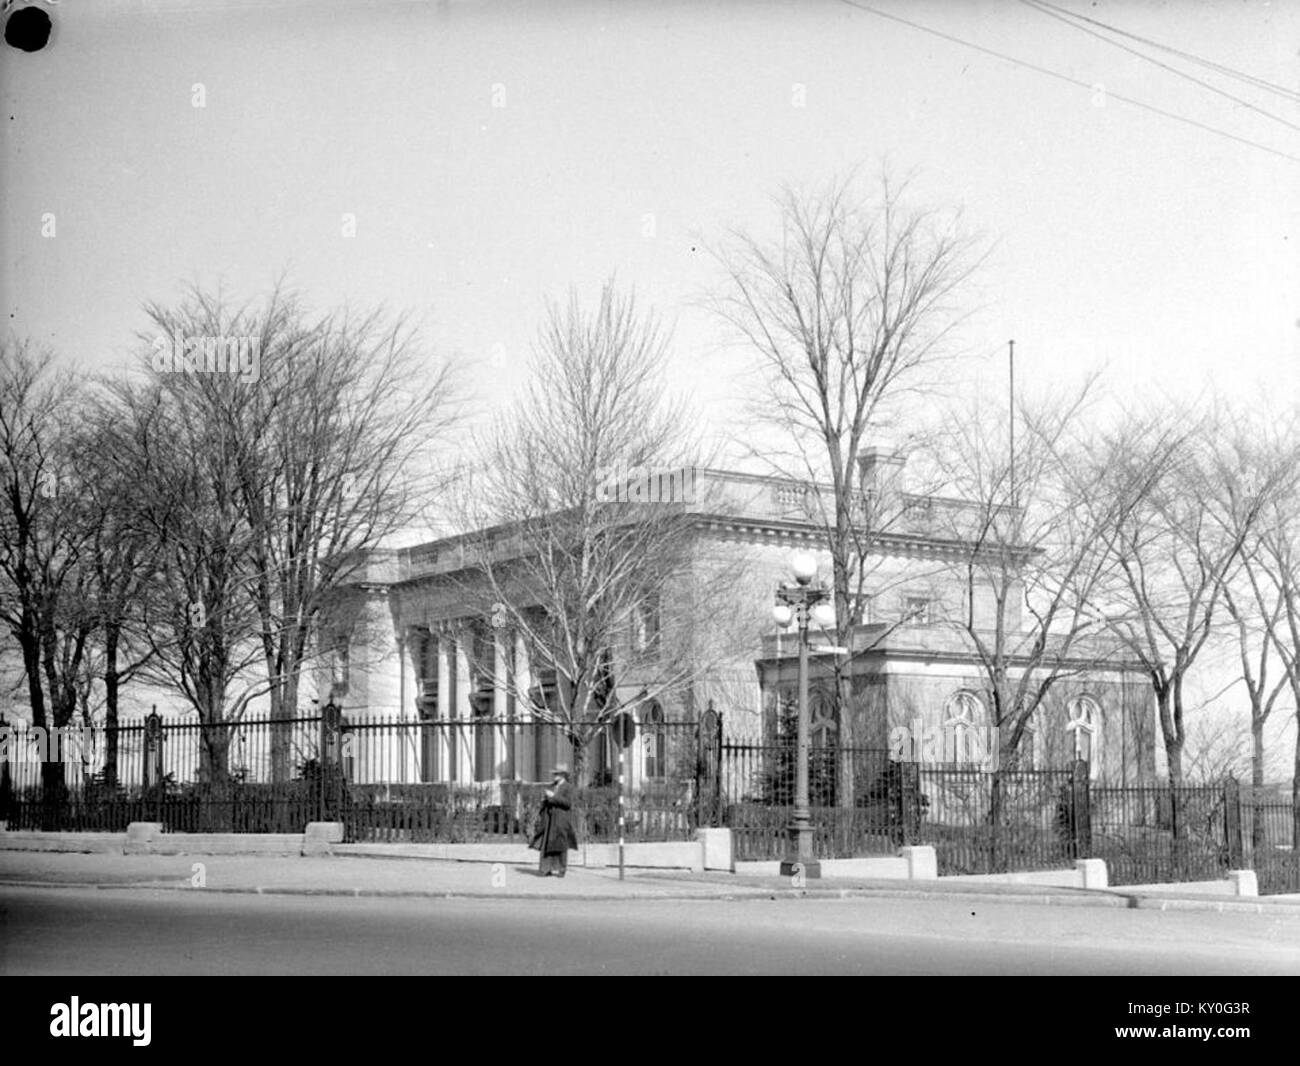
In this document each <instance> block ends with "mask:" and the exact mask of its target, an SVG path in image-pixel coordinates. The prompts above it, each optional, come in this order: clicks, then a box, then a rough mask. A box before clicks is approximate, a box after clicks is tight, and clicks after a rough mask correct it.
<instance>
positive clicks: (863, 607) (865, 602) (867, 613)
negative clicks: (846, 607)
mask: <svg viewBox="0 0 1300 1066" xmlns="http://www.w3.org/2000/svg"><path fill="white" fill-rule="evenodd" d="M873 600H874V597H873V596H872V595H871V593H870V592H860V593H858V594H857V595H856V596H854V597H853V613H854V616H855V617H857V618H859V619H860V621H861V624H862V625H869V624H870V623H871V621H872V617H871V613H872V606H873Z"/></svg>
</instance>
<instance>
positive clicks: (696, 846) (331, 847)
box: [321, 829, 734, 873]
mask: <svg viewBox="0 0 1300 1066" xmlns="http://www.w3.org/2000/svg"><path fill="white" fill-rule="evenodd" d="M321 853H326V854H331V855H354V856H370V857H379V858H410V859H441V860H443V861H447V862H491V863H496V862H500V863H505V864H507V865H511V866H535V865H536V864H537V852H535V851H531V850H530V849H529V848H528V846H527V845H525V844H405V843H394V844H338V843H332V842H331V843H330V844H328V845H326V846H324V847H323V848H322V849H321ZM732 855H733V852H732V848H731V830H730V829H701V830H697V832H696V839H695V840H677V841H665V842H661V843H643V842H637V843H632V844H625V845H624V850H623V865H624V866H625V867H627V868H629V869H642V870H693V871H695V872H696V873H700V872H702V871H704V870H722V871H725V872H727V873H730V872H732V870H733V867H734V863H733V861H732ZM569 865H570V866H578V867H582V866H585V867H588V868H590V869H606V868H610V867H616V866H618V845H617V844H584V845H583V846H582V847H580V848H579V849H578V850H577V851H576V852H572V851H571V852H569Z"/></svg>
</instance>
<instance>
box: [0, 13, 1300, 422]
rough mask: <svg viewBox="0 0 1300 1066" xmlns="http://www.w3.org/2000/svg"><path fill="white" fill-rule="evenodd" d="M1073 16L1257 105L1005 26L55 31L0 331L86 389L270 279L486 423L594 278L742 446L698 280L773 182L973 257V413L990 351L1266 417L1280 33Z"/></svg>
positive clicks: (253, 23)
mask: <svg viewBox="0 0 1300 1066" xmlns="http://www.w3.org/2000/svg"><path fill="white" fill-rule="evenodd" d="M1067 6H1069V5H1067ZM1071 9H1073V10H1075V11H1078V12H1080V13H1082V14H1085V15H1087V16H1088V17H1090V18H1093V19H1097V20H1099V21H1101V22H1104V23H1107V24H1109V25H1111V26H1114V27H1117V28H1119V29H1122V30H1125V31H1127V32H1129V33H1132V34H1135V35H1138V36H1140V37H1143V38H1146V39H1148V40H1149V41H1151V42H1154V43H1156V44H1159V45H1163V46H1167V47H1168V48H1173V49H1178V50H1181V52H1183V53H1186V54H1188V55H1193V56H1196V57H1199V58H1202V59H1205V60H1210V61H1213V62H1215V63H1218V64H1221V65H1223V66H1225V67H1228V68H1232V69H1234V70H1236V71H1240V72H1243V73H1246V74H1249V75H1252V76H1253V77H1255V78H1257V79H1262V80H1263V81H1265V82H1268V83H1271V85H1272V86H1275V87H1276V88H1270V89H1267V90H1265V89H1261V88H1259V87H1258V86H1257V85H1248V84H1245V83H1243V82H1242V81H1240V80H1236V79H1229V78H1227V77H1224V76H1221V75H1220V74H1219V73H1215V72H1211V71H1210V70H1209V69H1207V68H1206V67H1204V66H1200V65H1194V64H1192V63H1191V62H1190V61H1188V60H1186V59H1184V58H1183V57H1181V56H1178V55H1176V54H1175V53H1174V52H1171V51H1164V50H1157V49H1156V48H1154V46H1152V45H1147V44H1141V45H1139V44H1138V42H1136V41H1135V40H1134V39H1132V38H1121V39H1120V40H1122V41H1125V42H1126V43H1127V44H1129V45H1130V46H1134V47H1140V49H1141V50H1143V52H1144V54H1146V55H1148V56H1150V57H1152V58H1155V59H1159V60H1160V61H1161V62H1165V63H1168V64H1169V65H1176V66H1177V67H1178V69H1180V70H1182V71H1184V72H1185V73H1188V74H1192V75H1193V76H1196V77H1199V78H1201V79H1202V80H1205V81H1208V82H1211V83H1212V84H1213V85H1214V86H1215V87H1217V88H1219V89H1221V90H1223V91H1225V92H1229V93H1231V94H1232V95H1234V96H1237V97H1238V98H1239V100H1240V102H1234V101H1231V100H1228V99H1225V98H1224V97H1223V96H1220V95H1217V94H1215V93H1212V92H1210V91H1209V90H1207V89H1206V88H1204V87H1202V86H1200V85H1197V84H1194V83H1192V82H1190V81H1188V80H1186V79H1184V78H1180V77H1178V76H1176V75H1174V74H1173V73H1171V72H1169V71H1166V70H1164V69H1161V68H1160V67H1157V66H1155V65H1154V64H1153V63H1151V62H1147V61H1144V60H1142V59H1139V58H1138V57H1136V56H1133V55H1131V54H1128V53H1126V52H1125V51H1122V50H1121V49H1119V48H1117V47H1114V46H1113V45H1112V44H1108V43H1106V42H1105V41H1102V40H1098V39H1097V38H1095V37H1092V36H1089V35H1088V34H1086V33H1084V32H1082V31H1081V30H1080V29H1079V28H1077V26H1071V25H1066V24H1064V23H1062V22H1061V21H1059V20H1057V19H1053V18H1051V17H1049V16H1048V15H1046V14H1044V13H1043V12H1042V11H1041V10H1037V9H1035V8H1034V7H1031V6H1030V5H1028V4H1025V3H1019V2H1015V0H985V2H969V3H956V2H944V3H939V2H926V0H921V2H915V3H908V4H903V3H900V2H898V0H880V2H879V3H876V4H857V3H849V2H844V0H824V2H823V0H799V2H797V3H795V2H757V0H755V2H743V3H742V2H721V0H714V2H692V3H672V2H663V3H648V2H636V0H623V2H618V3H599V2H589V3H577V2H560V3H554V4H545V5H542V4H529V3H511V2H497V3H492V2H450V0H449V2H427V3H425V2H380V0H377V2H357V0H353V2H348V3H344V2H338V0H310V2H308V0H302V2H281V3H276V2H270V3H251V2H233V0H135V2H130V3H128V2H124V0H64V2H62V3H60V4H58V5H51V6H49V7H47V10H48V11H50V12H51V13H52V15H53V17H54V20H55V36H54V38H53V40H52V42H51V44H50V46H49V47H47V48H46V49H45V50H44V51H42V52H39V53H35V54H31V55H29V54H25V53H20V52H17V51H14V50H12V49H6V50H5V53H4V56H3V66H2V67H0V91H2V92H3V95H4V103H5V111H6V120H5V122H4V139H3V146H2V148H0V188H3V190H4V191H3V206H2V207H0V245H2V246H3V249H4V254H3V268H2V269H3V273H2V274H0V293H2V295H3V300H4V304H5V311H6V315H7V318H8V325H9V328H10V329H11V330H12V331H14V332H15V333H16V334H17V335H19V336H26V337H31V338H34V339H36V340H38V341H40V342H43V343H47V344H49V345H50V346H51V347H52V348H54V349H55V351H56V352H57V353H59V355H60V356H61V357H63V358H65V359H67V360H69V361H72V362H74V363H76V364H77V365H79V366H83V367H86V368H94V369H106V368H112V367H116V366H121V365H124V364H125V363H126V362H127V361H128V360H129V353H130V350H131V347H132V345H133V343H134V338H135V335H136V333H137V331H140V330H142V329H144V328H145V321H144V316H143V314H142V311H141V305H142V304H143V303H144V302H145V301H146V300H157V301H161V302H164V303H166V302H168V301H174V300H175V299H177V298H178V297H179V296H180V294H181V292H182V289H183V287H184V285H185V284H186V283H187V282H189V281H191V280H194V281H198V282H200V283H202V284H204V285H205V286H208V287H215V286H217V285H222V286H224V287H225V288H226V289H227V290H228V291H230V292H231V293H233V294H236V295H238V296H247V297H256V296H258V295H260V294H261V293H264V292H265V291H266V290H267V288H268V287H269V286H270V285H271V283H272V282H273V281H274V279H275V278H276V277H277V276H278V275H280V274H281V273H284V274H286V275H287V277H288V280H289V283H290V284H291V285H292V286H293V287H295V288H297V289H299V290H300V291H301V292H303V293H304V294H305V295H306V296H307V297H308V299H309V301H310V302H311V303H312V304H313V305H316V306H319V307H322V308H325V307H334V306H338V305H341V304H344V303H346V304H348V305H350V306H353V307H371V306H375V305H379V304H382V305H385V306H387V307H389V308H391V309H392V310H394V311H395V312H403V313H407V314H409V315H411V316H412V319H413V321H415V322H416V323H417V324H418V325H419V326H420V327H421V330H422V334H423V336H424V338H425V339H426V341H427V344H428V347H429V351H430V352H431V353H432V357H433V358H452V359H455V360H456V361H457V362H458V363H459V364H460V365H461V367H462V368H463V370H465V371H466V378H467V381H468V382H469V387H470V389H471V391H472V396H473V401H474V404H475V407H474V410H475V411H476V412H478V413H479V414H482V413H485V412H487V411H490V410H492V409H493V408H494V406H497V405H499V404H500V403H502V402H503V401H504V399H505V398H506V397H507V396H508V395H509V392H510V390H511V388H512V387H513V384H514V383H515V382H516V381H517V380H518V376H519V371H520V370H521V368H522V364H523V360H524V358H525V357H526V355H527V353H528V350H529V347H530V344H531V343H532V340H533V338H534V337H535V335H536V331H537V328H538V325H539V322H540V319H541V316H542V314H543V311H544V307H545V301H546V299H547V298H548V297H550V298H554V297H563V296H564V295H565V293H566V291H567V290H568V289H569V287H571V286H573V287H576V289H577V291H578V293H579V295H580V296H583V297H585V298H588V299H591V298H594V296H595V294H596V293H597V291H598V287H599V285H600V283H601V281H602V280H603V279H605V278H606V277H608V276H610V275H615V276H616V277H617V278H618V280H619V281H620V282H621V283H623V284H625V285H628V286H631V287H634V288H635V290H636V292H637V294H638V297H639V299H640V300H641V301H642V303H643V304H644V305H645V306H647V307H653V308H654V309H655V310H656V311H657V312H658V313H659V314H661V315H662V316H663V318H664V320H665V321H666V322H667V323H668V324H669V325H670V326H671V327H672V330H673V346H672V359H673V377H672V380H673V384H674V385H675V386H677V387H678V388H680V389H681V390H683V391H686V392H688V393H689V394H690V395H691V397H692V398H693V399H694V400H695V401H696V403H697V404H698V406H699V407H700V408H701V409H702V411H703V413H704V415H705V417H706V419H708V420H710V423H711V424H712V425H713V426H714V427H715V428H716V427H719V426H724V425H725V426H727V427H728V428H729V429H734V428H735V426H736V424H737V423H736V422H735V420H734V416H735V414H736V412H737V411H738V397H739V395H740V393H741V392H742V391H743V388H742V386H743V385H744V383H745V382H746V380H747V377H746V375H747V371H748V369H749V368H751V367H752V366H753V365H754V364H753V361H752V356H750V355H749V353H747V352H745V351H744V350H743V349H741V348H740V347H738V346H737V345H736V344H735V343H734V340H733V338H732V337H731V335H729V334H728V333H727V332H726V330H725V328H724V327H722V326H721V324H720V323H719V322H718V321H717V320H715V319H714V318H712V317H710V315H709V313H708V312H707V310H705V309H704V308H703V306H702V297H703V296H704V294H706V293H708V292H710V291H716V290H717V287H718V285H719V283H720V274H719V270H718V266H717V264H716V262H715V261H713V260H712V259H711V258H710V257H709V255H708V253H707V251H706V248H707V246H709V245H710V244H716V242H717V240H718V239H719V238H720V237H721V236H722V234H723V233H724V232H725V231H726V230H727V229H728V228H730V227H739V228H741V229H745V230H747V231H749V232H752V233H755V234H758V235H760V236H761V235H764V234H770V233H774V232H776V228H775V227H776V221H777V216H776V214H775V210H774V208H773V206H772V202H771V200H772V196H773V195H774V194H775V193H776V192H777V191H778V190H779V189H780V187H781V186H782V185H783V184H785V183H791V184H794V185H796V186H804V187H815V186H816V185H818V184H820V183H823V182H825V181H827V180H830V179H833V178H835V177H837V176H842V175H843V174H845V173H847V172H848V171H849V170H850V169H851V168H854V167H857V168H860V171H861V172H862V173H864V174H868V175H874V174H876V173H878V172H879V171H880V169H881V168H882V167H883V166H887V167H888V168H889V169H890V171H891V172H892V173H894V174H896V175H902V174H909V173H910V174H913V175H914V177H913V184H912V190H911V191H912V195H913V197H914V199H915V202H916V203H917V204H919V205H923V206H927V207H934V208H937V209H940V210H960V211H961V212H962V217H963V219H964V224H965V225H966V226H967V227H968V228H969V229H970V230H971V231H973V232H976V233H978V234H980V235H982V236H983V238H984V239H985V241H986V246H987V247H988V248H989V249H990V251H989V255H988V258H987V260H986V261H985V262H984V264H983V266H982V267H981V269H980V270H979V272H978V274H977V275H976V278H975V281H974V283H973V284H972V286H971V287H970V289H969V290H968V291H967V293H966V295H965V297H964V304H963V307H964V309H965V310H966V311H968V312H969V314H970V317H969V318H968V319H967V320H966V322H965V323H964V325H963V328H962V330H961V331H960V334H959V337H958V340H959V343H960V346H961V350H962V351H964V352H966V353H967V355H968V358H967V360H966V362H965V363H964V364H963V365H964V367H965V368H966V369H965V371H964V373H966V374H968V375H969V376H970V378H971V380H972V382H973V383H974V382H976V381H983V380H985V379H988V380H1000V379H1001V377H1002V376H1003V375H1005V351H1006V342H1007V341H1008V340H1009V339H1012V338H1014V339H1015V341H1016V359H1017V377H1018V379H1019V380H1020V381H1022V382H1024V383H1025V384H1024V387H1026V388H1032V387H1034V386H1035V385H1036V384H1038V385H1044V386H1051V385H1055V384H1056V383H1060V382H1069V381H1072V380H1076V379H1079V378H1081V377H1082V376H1083V375H1085V374H1087V373H1088V372H1089V371H1091V370H1094V369H1099V368H1104V369H1105V372H1106V375H1107V376H1106V380H1107V382H1108V383H1109V384H1110V386H1111V388H1112V389H1114V390H1115V392H1116V394H1117V395H1120V396H1129V397H1131V396H1141V395H1144V394H1147V395H1155V396H1163V395H1170V396H1174V395H1195V394H1197V393H1198V392H1201V391H1203V390H1204V389H1206V388H1207V387H1210V386H1213V387H1217V388H1219V389H1222V390H1226V391H1228V392H1239V393H1241V394H1243V395H1248V394H1250V393H1251V390H1253V389H1256V388H1258V387H1259V385H1260V383H1266V387H1267V390H1268V391H1269V392H1270V393H1271V394H1272V395H1274V396H1278V395H1286V394H1288V393H1291V392H1293V391H1294V390H1295V388H1296V386H1297V384H1300V256H1298V255H1297V248H1296V246H1297V243H1298V242H1300V5H1297V4H1269V3H1262V2H1261V3H1241V2H1232V3H1229V2H1222V3H1138V2H1132V0H1124V2H1115V3H1108V2H1096V3H1092V4H1089V5H1086V6H1085V5H1081V4H1075V5H1073V6H1072V8H1071ZM900 18H901V19H905V20H907V21H909V22H911V23H914V24H915V25H906V24H904V23H903V22H900V21H898V19H900ZM918 26H919V27H925V29H920V28H917V27H918ZM927 30H928V31H930V32H927ZM992 53H997V54H996V55H995V54H992ZM1034 68H1037V69H1034ZM1049 72H1050V73H1049ZM1288 94H1289V95H1288ZM1122 97H1127V98H1129V99H1131V100H1133V101H1137V102H1138V103H1127V102H1124V100H1123V99H1121V98H1122ZM196 104H199V105H201V106H196ZM1139 104H1141V105H1146V107H1148V108H1158V109H1161V110H1162V111H1164V112H1167V113H1168V114H1157V113H1154V112H1153V111H1151V110H1148V109H1144V107H1142V106H1138V105H1139ZM1262 112H1263V113H1262ZM1171 116H1179V118H1175V117H1171ZM1182 120H1186V121H1182ZM1190 123H1199V124H1201V125H1202V126H1208V127H1212V128H1213V130H1217V131H1218V132H1213V131H1211V130H1207V129H1204V128H1201V127H1200V126H1196V125H1191V124H1190ZM1231 138H1240V140H1234V139H1231ZM1243 141H1249V142H1255V144H1248V143H1243ZM1256 145H1258V146H1256ZM51 216H52V220H51ZM349 218H351V219H353V220H354V222H352V223H350V222H349ZM51 221H52V222H53V226H52V227H51V225H50V223H51ZM350 226H354V233H349V232H348V230H349V227H350ZM51 229H52V230H53V232H52V233H51Z"/></svg>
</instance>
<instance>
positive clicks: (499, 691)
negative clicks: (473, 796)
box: [492, 629, 515, 779]
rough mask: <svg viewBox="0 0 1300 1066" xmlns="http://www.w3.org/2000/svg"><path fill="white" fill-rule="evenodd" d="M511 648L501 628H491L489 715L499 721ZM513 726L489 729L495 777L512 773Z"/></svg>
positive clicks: (501, 713)
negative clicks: (490, 699)
mask: <svg viewBox="0 0 1300 1066" xmlns="http://www.w3.org/2000/svg"><path fill="white" fill-rule="evenodd" d="M512 650H513V649H512V648H511V647H510V639H509V635H508V634H507V633H506V631H505V630H504V629H494V630H492V717H493V718H495V719H496V720H497V721H498V722H501V721H504V720H505V717H506V704H507V698H508V696H509V693H508V692H507V691H506V688H507V686H508V685H509V683H510V671H509V663H508V662H507V659H506V657H507V656H508V655H509V654H510V653H511V651H512ZM512 729H513V727H512V726H508V725H498V726H496V727H494V728H493V730H492V758H493V773H492V776H493V778H495V779H501V778H510V777H514V762H515V760H514V750H515V749H514V737H513V736H512V735H511V730H512Z"/></svg>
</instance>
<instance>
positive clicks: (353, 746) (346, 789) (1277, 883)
mask: <svg viewBox="0 0 1300 1066" xmlns="http://www.w3.org/2000/svg"><path fill="white" fill-rule="evenodd" d="M0 739H2V740H3V746H2V750H0V821H5V822H7V823H8V825H9V827H10V828H11V829H67V830H92V831H95V830H99V831H114V832H122V831H124V830H125V829H126V827H127V825H128V824H129V823H131V822H133V821H155V822H160V823H162V825H163V827H164V830H165V831H169V832H200V831H209V832H218V831H219V832H290V833H300V832H302V830H303V827H304V826H305V825H306V824H307V823H308V822H311V821H322V820H330V821H341V822H343V823H344V825H345V832H346V839H348V840H353V841H444V842H475V841H498V842H502V841H504V842H526V841H527V840H528V839H529V838H530V837H531V832H532V827H533V823H534V821H535V819H536V816H537V811H538V808H539V806H540V802H541V796H542V794H543V791H544V789H545V782H547V781H549V780H550V776H551V773H550V772H551V769H552V767H553V766H554V765H555V764H556V763H557V762H560V761H565V762H568V763H570V764H571V766H572V767H573V769H574V771H575V779H576V783H577V785H578V792H577V803H576V805H575V811H574V814H575V821H576V828H577V830H578V834H579V837H580V839H582V840H584V841H591V842H600V841H613V840H615V839H617V836H618V831H619V826H618V816H619V810H620V793H621V796H622V805H621V806H622V810H623V813H624V816H625V820H624V825H623V835H624V838H625V839H627V840H630V841H657V840H683V839H689V838H690V837H691V836H692V834H693V833H694V831H695V830H696V829H697V828H699V827H700V826H705V825H718V824H724V825H727V826H728V827H730V828H731V830H732V832H733V848H734V855H735V857H736V858H737V859H739V860H752V859H775V858H781V857H783V856H784V855H785V854H786V848H787V841H788V829H789V825H790V822H791V821H792V817H793V799H794V782H795V769H796V767H795V761H796V751H797V749H796V746H795V744H794V742H793V738H779V739H778V740H777V741H775V742H771V743H766V744H752V743H735V742H730V741H725V740H724V737H723V729H722V721H721V718H720V716H718V715H716V714H713V713H712V712H710V713H707V714H706V715H705V716H704V717H703V719H702V720H701V721H699V722H659V723H653V724H651V725H649V726H643V727H642V728H641V729H640V731H639V732H638V734H637V736H636V737H635V738H634V739H633V740H632V742H631V744H630V745H629V746H628V747H627V748H624V749H620V748H619V746H618V744H617V743H616V742H615V739H614V737H613V736H612V732H611V731H610V730H609V729H608V728H603V727H602V728H592V727H588V728H586V729H584V730H582V731H574V730H567V729H565V728H564V727H562V726H560V725H557V724H554V723H548V722H539V721H530V720H516V719H492V718H467V719H459V720H454V721H446V720H434V721H412V720H407V719H398V718H367V719H365V720H363V721H357V722H349V721H347V720H346V719H345V718H343V717H342V716H341V715H338V714H337V712H335V710H334V709H333V708H329V709H327V711H325V712H322V713H318V714H315V715H308V716H303V717H298V718H293V719H251V720H243V721H237V722H226V723H220V724H200V723H198V722H194V721H164V720H162V719H158V718H154V717H151V718H150V719H146V720H134V721H130V722H127V723H124V724H122V725H120V726H118V727H117V728H116V730H114V731H111V732H110V731H108V730H105V729H104V728H103V727H98V728H94V729H90V730H77V731H64V732H62V733H60V734H59V735H58V736H55V735H53V734H50V733H45V732H41V731H37V730H33V729H31V728H30V727H23V726H21V725H20V726H18V727H16V728H15V727H9V730H8V732H7V733H5V734H4V736H3V737H2V738H0ZM889 754H890V753H889V752H888V751H887V750H885V749H877V748H867V747H850V746H838V745H814V746H812V747H811V748H810V752H809V791H810V799H811V801H812V802H811V815H812V825H813V844H814V853H815V855H816V856H817V857H818V858H821V859H830V858H841V857H856V856H864V855H887V854H893V853H894V852H895V851H896V849H897V847H898V846H899V845H901V844H909V843H914V844H932V845H933V846H934V847H935V850H936V854H937V858H938V864H939V872H940V873H994V872H1003V871H1013V870H1027V869H1044V868H1051V867H1063V866H1069V865H1070V864H1072V863H1073V861H1074V860H1075V859H1079V858H1101V859H1105V860H1106V862H1107V865H1108V869H1109V873H1110V880H1111V883H1112V884H1115V885H1125V884H1140V883H1151V882H1160V881H1179V880H1213V879H1219V878H1222V877H1223V875H1224V874H1225V873H1226V871H1227V870H1229V869H1239V868H1243V867H1245V866H1251V867H1253V868H1254V869H1255V871H1256V873H1257V876H1258V880H1259V885H1260V891H1261V892H1262V893H1275V892H1296V891H1300V852H1298V851H1297V849H1296V846H1295V845H1296V843H1297V841H1298V840H1300V826H1298V825H1297V821H1296V818H1295V814H1294V811H1293V810H1292V807H1291V805H1290V804H1286V803H1278V802H1264V801H1259V802H1255V801H1254V800H1252V799H1251V798H1250V797H1243V795H1242V793H1241V790H1240V789H1239V787H1238V786H1237V784H1236V783H1235V782H1234V781H1231V780H1228V781H1225V782H1223V783H1220V784H1217V785H1199V786H1187V787H1179V788H1172V787H1171V786H1169V785H1167V784H1165V785H1153V786H1146V787H1139V786H1126V787H1112V786H1107V785H1098V784H1095V783H1092V782H1090V781H1089V777H1088V767H1087V765H1086V764H1084V763H1077V764H1075V765H1073V766H1072V767H1071V768H1070V769H1063V770H1046V771H1012V770H1007V771H999V772H991V773H990V772H986V771H982V770H976V769H965V768H958V767H952V766H934V765H928V764H917V763H903V762H896V761H891V759H890V758H889ZM620 755H621V758H620ZM620 776H621V778H622V780H621V783H620V780H619V778H620Z"/></svg>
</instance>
